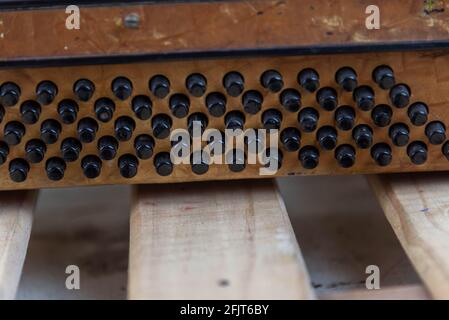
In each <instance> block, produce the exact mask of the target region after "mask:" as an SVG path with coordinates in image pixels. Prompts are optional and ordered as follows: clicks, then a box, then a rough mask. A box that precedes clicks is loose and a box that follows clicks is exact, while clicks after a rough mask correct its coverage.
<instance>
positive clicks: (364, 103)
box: [352, 86, 375, 111]
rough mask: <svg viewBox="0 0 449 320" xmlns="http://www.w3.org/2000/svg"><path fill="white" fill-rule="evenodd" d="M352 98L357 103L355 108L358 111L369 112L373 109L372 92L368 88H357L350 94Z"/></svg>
mask: <svg viewBox="0 0 449 320" xmlns="http://www.w3.org/2000/svg"><path fill="white" fill-rule="evenodd" d="M352 98H353V100H354V101H355V102H356V103H357V107H358V108H359V109H360V110H363V111H369V110H371V109H372V108H374V105H375V96H374V90H373V89H372V88H371V87H369V86H360V87H357V88H356V89H355V90H354V92H353V94H352Z"/></svg>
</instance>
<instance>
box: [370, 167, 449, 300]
mask: <svg viewBox="0 0 449 320" xmlns="http://www.w3.org/2000/svg"><path fill="white" fill-rule="evenodd" d="M448 178H449V176H448V175H447V174H446V173H439V174H436V173H433V174H414V175H410V174H409V175H385V176H372V177H370V178H369V181H370V183H371V186H372V188H373V191H374V193H375V194H376V196H377V198H378V200H379V203H380V205H381V206H382V208H383V209H384V212H385V215H386V216H387V219H388V220H389V222H390V224H391V226H392V227H393V230H394V231H395V233H396V235H397V237H398V239H399V241H400V242H401V244H402V246H403V247H404V249H405V251H406V253H407V254H408V256H409V258H410V260H411V261H412V263H413V265H414V266H415V268H416V270H417V272H418V274H419V275H420V276H421V278H422V279H423V281H424V283H425V285H426V286H427V288H428V290H429V292H430V294H431V295H432V297H433V298H436V299H448V298H449V281H448V279H449V254H448V252H449V219H448V217H449V216H448V208H449V198H448V193H449V183H448Z"/></svg>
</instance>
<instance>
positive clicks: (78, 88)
mask: <svg viewBox="0 0 449 320" xmlns="http://www.w3.org/2000/svg"><path fill="white" fill-rule="evenodd" d="M94 92H95V85H94V83H93V82H92V81H90V80H88V79H80V80H78V81H76V82H75V84H74V85H73V93H74V94H75V95H76V96H77V97H78V99H80V100H81V101H88V100H89V99H90V98H91V97H92V96H93V94H94Z"/></svg>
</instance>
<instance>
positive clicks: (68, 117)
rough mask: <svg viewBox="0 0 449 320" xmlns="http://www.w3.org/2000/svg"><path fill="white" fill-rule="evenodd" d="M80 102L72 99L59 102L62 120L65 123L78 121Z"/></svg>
mask: <svg viewBox="0 0 449 320" xmlns="http://www.w3.org/2000/svg"><path fill="white" fill-rule="evenodd" d="M78 111H79V107H78V104H77V103H76V102H75V101H73V100H71V99H64V100H62V101H61V102H59V104H58V113H59V116H60V117H61V121H62V122H63V123H65V124H71V123H74V122H75V121H76V117H77V116H78Z"/></svg>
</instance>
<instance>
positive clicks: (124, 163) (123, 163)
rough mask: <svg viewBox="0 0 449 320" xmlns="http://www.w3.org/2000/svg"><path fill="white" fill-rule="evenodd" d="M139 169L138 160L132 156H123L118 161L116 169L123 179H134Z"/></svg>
mask: <svg viewBox="0 0 449 320" xmlns="http://www.w3.org/2000/svg"><path fill="white" fill-rule="evenodd" d="M138 167H139V160H137V158H136V156H134V155H132V154H129V153H128V154H124V155H122V156H121V157H120V158H119V159H118V168H119V171H120V174H121V176H122V177H123V178H127V179H130V178H132V177H135V176H136V174H137V169H138Z"/></svg>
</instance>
